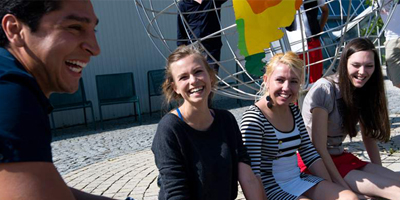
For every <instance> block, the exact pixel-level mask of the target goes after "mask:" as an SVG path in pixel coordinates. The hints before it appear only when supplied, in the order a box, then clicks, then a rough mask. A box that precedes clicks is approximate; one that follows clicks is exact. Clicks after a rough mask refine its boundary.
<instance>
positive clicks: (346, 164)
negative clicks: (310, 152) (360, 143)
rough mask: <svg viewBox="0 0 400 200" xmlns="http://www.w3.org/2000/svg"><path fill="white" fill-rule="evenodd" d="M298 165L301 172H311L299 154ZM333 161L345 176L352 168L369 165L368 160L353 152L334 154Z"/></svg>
mask: <svg viewBox="0 0 400 200" xmlns="http://www.w3.org/2000/svg"><path fill="white" fill-rule="evenodd" d="M297 158H298V159H297V160H298V165H299V168H300V170H301V172H304V173H307V174H311V173H310V171H309V170H308V168H307V166H305V165H304V163H303V160H302V159H301V157H300V155H299V154H297ZM331 158H332V160H333V163H335V166H336V169H337V170H338V171H339V173H340V175H341V176H342V177H343V178H344V177H345V176H346V175H347V174H348V173H349V172H350V171H351V170H354V169H361V168H363V167H364V166H366V165H368V162H365V161H362V160H360V159H359V158H357V157H356V156H354V155H353V154H351V153H347V152H344V153H343V154H341V155H338V156H332V155H331Z"/></svg>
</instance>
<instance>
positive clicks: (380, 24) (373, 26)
mask: <svg viewBox="0 0 400 200" xmlns="http://www.w3.org/2000/svg"><path fill="white" fill-rule="evenodd" d="M374 1H375V0H366V1H365V2H364V4H365V5H366V6H372V4H373V2H374ZM375 21H376V17H374V18H373V19H372V20H371V23H370V24H369V27H368V28H362V29H361V30H360V33H361V36H365V35H366V34H367V33H369V32H371V29H373V30H372V32H371V35H377V28H376V27H377V26H378V27H379V30H381V29H382V27H383V25H384V24H383V21H382V19H381V17H379V19H378V21H377V22H376V23H375Z"/></svg>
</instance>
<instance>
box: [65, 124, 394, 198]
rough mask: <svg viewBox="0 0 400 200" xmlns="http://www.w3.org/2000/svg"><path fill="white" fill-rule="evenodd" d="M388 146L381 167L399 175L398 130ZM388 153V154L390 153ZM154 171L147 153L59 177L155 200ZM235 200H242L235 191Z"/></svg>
mask: <svg viewBox="0 0 400 200" xmlns="http://www.w3.org/2000/svg"><path fill="white" fill-rule="evenodd" d="M393 133H394V135H393V136H392V139H391V141H390V142H388V143H386V144H380V149H381V158H382V163H383V165H384V166H385V167H388V168H389V169H391V170H394V171H400V152H399V145H400V128H395V129H393ZM346 142H347V143H346V144H345V145H346V147H347V148H348V149H349V150H350V151H353V152H354V153H355V154H356V155H357V156H358V157H360V158H361V159H363V160H368V155H367V153H366V151H365V149H364V148H363V146H362V145H361V138H360V137H356V138H355V139H353V141H352V143H351V144H349V143H348V142H349V140H348V139H347V140H346ZM391 149H392V150H391ZM157 175H158V171H157V168H156V166H155V164H154V159H153V154H152V152H151V151H150V149H148V148H146V149H145V150H142V151H138V152H135V153H131V154H127V155H123V156H119V157H116V158H110V159H107V160H104V161H101V162H98V163H95V164H92V165H89V166H86V167H83V168H81V169H78V170H75V171H72V172H70V173H67V174H65V175H63V177H64V179H65V181H66V182H67V184H68V185H69V186H71V187H74V188H77V189H80V190H83V191H86V192H89V193H93V194H98V195H103V196H107V197H113V198H116V199H124V198H126V197H127V196H131V197H134V198H135V199H137V200H156V199H157V194H158V187H157ZM237 199H240V200H242V199H245V198H244V196H243V193H242V192H241V191H239V194H238V198H237Z"/></svg>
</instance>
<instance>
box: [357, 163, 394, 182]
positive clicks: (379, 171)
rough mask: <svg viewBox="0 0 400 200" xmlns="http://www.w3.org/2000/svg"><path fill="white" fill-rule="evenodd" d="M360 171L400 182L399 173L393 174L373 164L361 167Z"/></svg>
mask: <svg viewBox="0 0 400 200" xmlns="http://www.w3.org/2000/svg"><path fill="white" fill-rule="evenodd" d="M361 171H364V172H368V173H371V174H378V175H379V176H384V177H386V178H389V179H393V180H395V181H398V182H400V173H398V172H394V171H392V170H390V169H388V168H386V167H382V166H380V165H377V164H374V163H369V164H368V165H366V166H365V167H363V168H362V169H361Z"/></svg>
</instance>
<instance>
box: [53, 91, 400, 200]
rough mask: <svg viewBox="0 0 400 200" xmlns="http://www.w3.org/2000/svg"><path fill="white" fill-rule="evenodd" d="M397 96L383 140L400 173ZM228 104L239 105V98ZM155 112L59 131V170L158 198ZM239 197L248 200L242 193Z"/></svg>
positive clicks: (120, 193) (86, 182) (356, 146)
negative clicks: (92, 127) (97, 127)
mask: <svg viewBox="0 0 400 200" xmlns="http://www.w3.org/2000/svg"><path fill="white" fill-rule="evenodd" d="M387 86H388V84H387ZM399 94H400V90H398V89H397V88H393V87H388V89H387V95H389V97H388V100H389V108H390V111H391V120H392V138H391V140H390V141H389V142H388V143H386V144H379V147H380V150H381V157H382V163H383V165H384V166H386V167H388V168H390V169H392V170H394V171H400V149H399V148H400V115H398V114H395V113H399V112H397V110H396V111H395V113H393V112H392V111H393V110H395V108H394V107H393V105H396V106H397V105H398V104H400V95H399ZM246 103H247V104H246V105H245V106H243V107H241V108H233V107H231V108H229V107H228V108H227V109H229V110H230V111H231V112H232V113H233V114H234V115H235V117H236V119H237V120H240V117H241V115H242V113H243V112H244V110H245V109H246V108H247V107H248V105H250V104H251V102H246ZM228 104H229V105H237V104H236V101H232V102H230V103H228ZM391 106H392V107H391ZM225 108H226V107H225ZM396 108H397V107H396ZM399 108H400V106H399ZM155 116H157V114H153V117H149V116H147V115H145V116H144V123H143V124H142V125H140V126H139V125H138V123H137V122H134V120H133V118H126V119H120V120H112V121H108V122H106V123H105V127H106V128H107V129H106V131H99V130H97V131H94V130H89V129H90V126H89V128H86V127H83V126H79V127H72V128H68V129H62V130H56V131H55V135H56V136H55V141H54V142H53V143H52V148H53V160H54V163H55V165H56V167H57V169H58V170H59V171H60V173H61V175H62V176H63V177H64V179H65V181H66V182H67V184H68V185H69V186H71V187H75V188H77V189H81V190H83V191H86V192H89V193H93V194H98V195H103V196H107V197H114V198H116V199H124V198H125V197H127V196H131V197H134V198H135V199H138V200H152V199H157V193H158V187H157V185H156V182H157V181H156V177H157V174H158V171H157V168H156V167H155V164H154V159H153V155H152V153H151V151H150V146H151V142H152V139H153V136H154V133H155V131H156V128H157V122H158V120H159V117H155ZM158 116H159V114H158ZM348 142H349V140H346V143H345V145H346V147H347V148H348V149H349V150H350V151H351V152H354V153H355V154H356V155H357V156H359V157H360V158H361V159H364V160H368V155H367V153H366V151H365V149H364V147H363V145H362V142H361V141H360V137H356V138H354V139H353V140H352V143H348ZM238 199H244V197H243V194H242V192H241V191H239V194H238Z"/></svg>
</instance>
